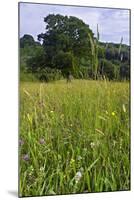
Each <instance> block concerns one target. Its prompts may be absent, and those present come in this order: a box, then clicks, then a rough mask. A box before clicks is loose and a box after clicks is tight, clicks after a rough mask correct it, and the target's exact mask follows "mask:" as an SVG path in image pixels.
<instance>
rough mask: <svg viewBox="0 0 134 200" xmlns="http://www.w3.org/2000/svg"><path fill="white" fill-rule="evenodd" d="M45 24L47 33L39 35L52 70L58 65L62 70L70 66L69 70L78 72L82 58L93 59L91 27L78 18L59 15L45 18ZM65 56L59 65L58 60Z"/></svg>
mask: <svg viewBox="0 0 134 200" xmlns="http://www.w3.org/2000/svg"><path fill="white" fill-rule="evenodd" d="M44 22H45V23H46V33H41V34H39V35H38V39H39V41H41V40H42V42H43V46H44V48H45V51H46V62H47V65H48V66H49V67H51V68H53V67H55V66H57V65H58V66H57V67H59V68H60V69H61V68H67V66H68V70H70V67H73V71H74V72H75V71H77V70H78V67H79V64H80V60H81V58H85V59H89V58H90V57H91V44H90V39H89V37H88V34H90V35H91V37H93V33H92V31H91V30H90V29H89V26H88V25H86V24H85V23H84V22H83V21H82V20H80V19H78V18H76V17H73V16H70V17H68V16H62V15H59V14H58V15H53V14H50V15H48V16H47V17H45V18H44ZM63 55H64V59H65V60H64V62H63V63H62V62H60V61H59V62H58V63H57V58H59V59H61V60H62V57H63ZM66 56H67V57H66ZM65 57H66V58H65ZM68 62H69V64H68ZM70 62H72V63H70ZM63 71H64V70H63Z"/></svg>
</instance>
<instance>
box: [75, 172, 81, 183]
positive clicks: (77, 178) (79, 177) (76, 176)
mask: <svg viewBox="0 0 134 200" xmlns="http://www.w3.org/2000/svg"><path fill="white" fill-rule="evenodd" d="M81 177H82V173H81V172H80V171H78V172H77V173H76V175H75V177H74V179H75V181H76V183H78V182H79V181H80V179H81Z"/></svg>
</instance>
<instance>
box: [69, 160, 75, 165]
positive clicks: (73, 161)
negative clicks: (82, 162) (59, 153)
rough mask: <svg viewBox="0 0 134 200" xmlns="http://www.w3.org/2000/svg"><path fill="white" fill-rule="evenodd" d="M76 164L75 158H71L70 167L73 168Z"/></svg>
mask: <svg viewBox="0 0 134 200" xmlns="http://www.w3.org/2000/svg"><path fill="white" fill-rule="evenodd" d="M74 163H75V160H74V159H73V158H71V160H70V165H71V166H72V165H73V164H74Z"/></svg>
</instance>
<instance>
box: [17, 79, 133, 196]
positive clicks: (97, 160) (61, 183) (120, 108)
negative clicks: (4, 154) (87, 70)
mask: <svg viewBox="0 0 134 200" xmlns="http://www.w3.org/2000/svg"><path fill="white" fill-rule="evenodd" d="M129 116H130V113H129V84H128V83H127V82H122V83H119V82H118V83H116V82H106V81H88V80H87V81H86V80H73V81H72V83H68V84H67V83H66V81H64V80H63V81H57V82H55V83H48V84H45V83H24V82H23V83H20V140H19V143H20V148H19V158H20V167H19V173H20V181H19V185H20V196H32V195H34V196H37V195H51V194H70V193H83V192H84V193H87V192H101V191H116V190H129V189H130V127H129V125H130V119H129Z"/></svg>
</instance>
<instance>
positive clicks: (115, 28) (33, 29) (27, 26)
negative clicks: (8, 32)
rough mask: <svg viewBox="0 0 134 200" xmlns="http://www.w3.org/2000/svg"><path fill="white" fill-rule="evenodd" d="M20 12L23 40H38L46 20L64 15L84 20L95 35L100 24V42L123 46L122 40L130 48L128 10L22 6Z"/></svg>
mask: <svg viewBox="0 0 134 200" xmlns="http://www.w3.org/2000/svg"><path fill="white" fill-rule="evenodd" d="M19 10H20V21H19V23H20V37H22V36H23V35H24V34H30V35H32V36H33V37H34V39H35V40H37V35H38V34H40V33H44V32H45V27H46V24H45V22H44V17H46V16H47V15H49V14H61V15H64V16H65V15H67V16H75V17H78V18H79V19H82V20H83V21H84V22H85V23H86V24H88V25H89V27H90V29H91V30H92V31H93V33H94V34H95V35H96V32H97V24H98V27H99V34H100V41H103V42H114V43H120V41H121V37H123V43H124V44H128V45H129V41H130V38H129V37H130V21H129V20H130V13H129V10H127V9H110V8H95V7H78V6H77V7H76V6H63V5H48V4H35V3H20V8H19Z"/></svg>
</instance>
